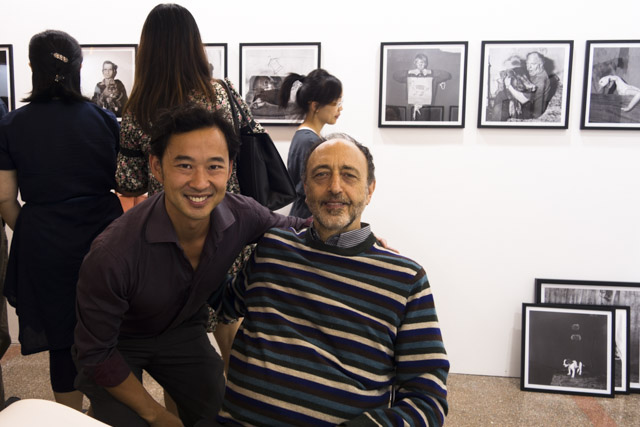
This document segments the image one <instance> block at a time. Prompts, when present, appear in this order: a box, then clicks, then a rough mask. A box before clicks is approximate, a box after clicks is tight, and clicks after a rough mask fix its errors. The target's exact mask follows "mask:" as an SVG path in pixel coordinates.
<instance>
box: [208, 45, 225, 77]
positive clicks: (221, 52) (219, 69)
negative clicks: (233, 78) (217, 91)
mask: <svg viewBox="0 0 640 427" xmlns="http://www.w3.org/2000/svg"><path fill="white" fill-rule="evenodd" d="M204 50H205V51H206V52H207V59H208V60H209V73H210V74H211V77H213V78H214V79H218V80H222V79H224V78H225V77H227V44H226V43H205V44H204Z"/></svg>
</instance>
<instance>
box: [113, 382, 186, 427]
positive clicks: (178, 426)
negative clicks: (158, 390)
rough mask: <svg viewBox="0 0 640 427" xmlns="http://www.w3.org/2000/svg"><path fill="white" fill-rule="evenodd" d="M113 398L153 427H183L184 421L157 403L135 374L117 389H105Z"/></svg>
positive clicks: (116, 387)
mask: <svg viewBox="0 0 640 427" xmlns="http://www.w3.org/2000/svg"><path fill="white" fill-rule="evenodd" d="M105 388H106V390H107V391H108V392H109V393H111V395H112V396H113V397H115V398H116V399H118V400H119V401H120V402H122V403H124V404H125V405H127V406H128V407H129V408H131V409H133V410H134V411H135V412H136V413H137V414H138V415H140V418H142V419H143V420H145V421H146V422H148V423H149V425H150V426H152V427H155V426H157V427H173V426H175V427H182V426H184V424H182V421H180V419H179V418H178V417H176V416H175V415H173V414H172V413H171V412H169V411H167V410H166V409H165V407H164V406H162V405H161V404H159V403H158V402H156V401H155V399H154V398H153V397H151V395H150V394H149V392H147V390H146V389H145V388H144V387H143V386H142V383H141V382H140V381H138V379H137V378H136V376H135V375H133V373H130V374H129V376H128V377H127V378H126V379H125V380H124V381H123V382H122V383H120V384H118V385H117V386H115V387H105Z"/></svg>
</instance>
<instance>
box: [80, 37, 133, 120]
mask: <svg viewBox="0 0 640 427" xmlns="http://www.w3.org/2000/svg"><path fill="white" fill-rule="evenodd" d="M136 49H137V46H136V45H134V44H119V45H82V55H83V57H84V58H83V61H82V69H81V70H80V90H81V92H82V94H83V95H84V96H86V97H87V98H89V99H91V100H92V101H93V102H95V103H96V104H98V105H99V106H100V107H102V108H104V109H106V110H109V111H111V112H113V113H114V114H115V115H116V117H118V119H120V118H121V117H122V110H123V108H124V105H125V104H126V103H127V100H128V99H129V94H130V93H131V88H132V87H133V78H134V74H135V65H136Z"/></svg>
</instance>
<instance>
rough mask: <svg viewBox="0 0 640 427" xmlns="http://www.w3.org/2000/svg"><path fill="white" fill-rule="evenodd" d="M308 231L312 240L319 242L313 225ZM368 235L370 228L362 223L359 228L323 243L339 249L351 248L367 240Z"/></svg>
mask: <svg viewBox="0 0 640 427" xmlns="http://www.w3.org/2000/svg"><path fill="white" fill-rule="evenodd" d="M310 230H311V236H312V237H313V239H314V240H317V241H321V240H320V237H319V236H318V233H317V232H316V230H315V229H314V228H313V225H312V226H311V228H310ZM370 234H371V226H370V225H369V224H365V223H362V226H361V227H360V228H357V229H355V230H351V231H345V232H344V233H340V234H336V235H335V236H331V237H329V238H328V239H327V240H326V241H325V242H324V243H325V244H326V245H329V246H336V247H339V248H352V247H354V246H357V245H359V244H360V243H362V242H364V241H365V240H367V237H369V235H370Z"/></svg>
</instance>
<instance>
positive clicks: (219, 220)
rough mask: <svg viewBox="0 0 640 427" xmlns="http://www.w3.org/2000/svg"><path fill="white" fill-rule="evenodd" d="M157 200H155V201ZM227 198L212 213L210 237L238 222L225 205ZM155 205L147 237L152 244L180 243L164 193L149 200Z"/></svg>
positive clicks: (148, 225) (149, 220)
mask: <svg viewBox="0 0 640 427" xmlns="http://www.w3.org/2000/svg"><path fill="white" fill-rule="evenodd" d="M154 198H155V200H153V199H154ZM225 200H226V197H225V198H224V199H222V201H221V202H220V203H219V204H218V206H216V207H215V209H214V210H213V212H211V227H210V228H209V235H212V236H214V238H215V237H216V236H217V235H218V233H220V232H221V231H223V230H225V229H227V228H228V227H230V226H231V224H233V223H234V222H235V221H236V217H235V215H234V214H233V212H232V211H231V209H230V208H229V206H227V203H225ZM148 201H149V202H153V203H155V206H153V207H152V208H151V213H150V215H149V219H148V221H147V229H146V232H145V234H146V237H147V240H148V241H149V242H150V243H160V242H174V243H178V235H177V234H176V230H175V228H173V224H172V223H171V219H170V218H169V214H168V213H167V208H166V207H165V205H164V191H162V192H160V193H159V194H157V195H155V196H153V197H152V198H150V199H149V200H148Z"/></svg>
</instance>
